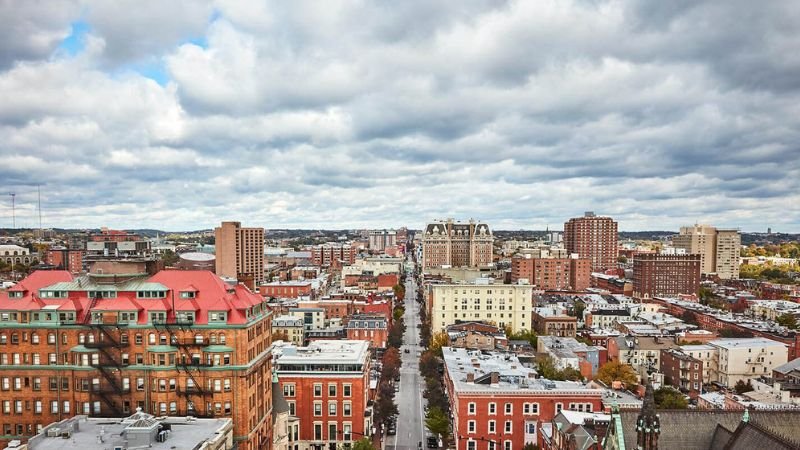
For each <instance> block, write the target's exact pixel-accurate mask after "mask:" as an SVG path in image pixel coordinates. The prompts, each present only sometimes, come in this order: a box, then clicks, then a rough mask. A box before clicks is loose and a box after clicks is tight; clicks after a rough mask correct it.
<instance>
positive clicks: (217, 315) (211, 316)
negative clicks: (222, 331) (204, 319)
mask: <svg viewBox="0 0 800 450" xmlns="http://www.w3.org/2000/svg"><path fill="white" fill-rule="evenodd" d="M225 320H226V314H225V313H224V312H210V313H208V321H209V322H225Z"/></svg>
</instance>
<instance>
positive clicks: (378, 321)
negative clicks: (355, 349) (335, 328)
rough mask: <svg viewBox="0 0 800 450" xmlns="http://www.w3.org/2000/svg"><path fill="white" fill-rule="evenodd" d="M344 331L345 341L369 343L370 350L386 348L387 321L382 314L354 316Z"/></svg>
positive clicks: (387, 336)
mask: <svg viewBox="0 0 800 450" xmlns="http://www.w3.org/2000/svg"><path fill="white" fill-rule="evenodd" d="M344 329H345V332H346V333H347V339H350V340H356V341H357V340H362V341H369V343H370V348H376V349H377V348H386V343H387V342H388V339H389V321H388V320H387V319H386V317H385V316H384V315H382V314H354V315H353V316H351V317H350V318H349V320H348V321H347V325H345V327H344Z"/></svg>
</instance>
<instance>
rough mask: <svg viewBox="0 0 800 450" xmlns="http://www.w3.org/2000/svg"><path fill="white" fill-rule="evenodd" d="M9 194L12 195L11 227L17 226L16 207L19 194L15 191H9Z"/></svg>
mask: <svg viewBox="0 0 800 450" xmlns="http://www.w3.org/2000/svg"><path fill="white" fill-rule="evenodd" d="M8 195H10V196H11V228H14V229H16V228H17V213H16V209H15V197H16V196H17V194H16V193H14V192H9V193H8Z"/></svg>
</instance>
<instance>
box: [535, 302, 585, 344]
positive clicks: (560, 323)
mask: <svg viewBox="0 0 800 450" xmlns="http://www.w3.org/2000/svg"><path fill="white" fill-rule="evenodd" d="M532 317H533V330H534V331H536V333H538V334H540V335H549V336H559V337H573V338H574V337H575V336H576V332H577V329H578V318H577V317H572V316H568V315H567V314H566V312H565V311H563V310H560V309H558V308H554V307H550V306H545V307H541V308H534V309H533V314H532Z"/></svg>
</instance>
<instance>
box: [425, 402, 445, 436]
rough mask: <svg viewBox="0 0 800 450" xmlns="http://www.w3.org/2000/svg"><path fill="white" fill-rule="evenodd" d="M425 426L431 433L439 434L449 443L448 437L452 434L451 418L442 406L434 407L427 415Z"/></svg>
mask: <svg viewBox="0 0 800 450" xmlns="http://www.w3.org/2000/svg"><path fill="white" fill-rule="evenodd" d="M425 427H426V428H427V429H428V430H430V431H431V433H434V434H438V435H439V436H441V437H442V441H445V444H447V437H448V436H449V435H450V418H449V417H447V414H446V413H445V412H444V411H442V410H441V409H440V408H437V407H435V406H434V407H432V408H430V409H429V410H428V413H427V414H426V415H425Z"/></svg>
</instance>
